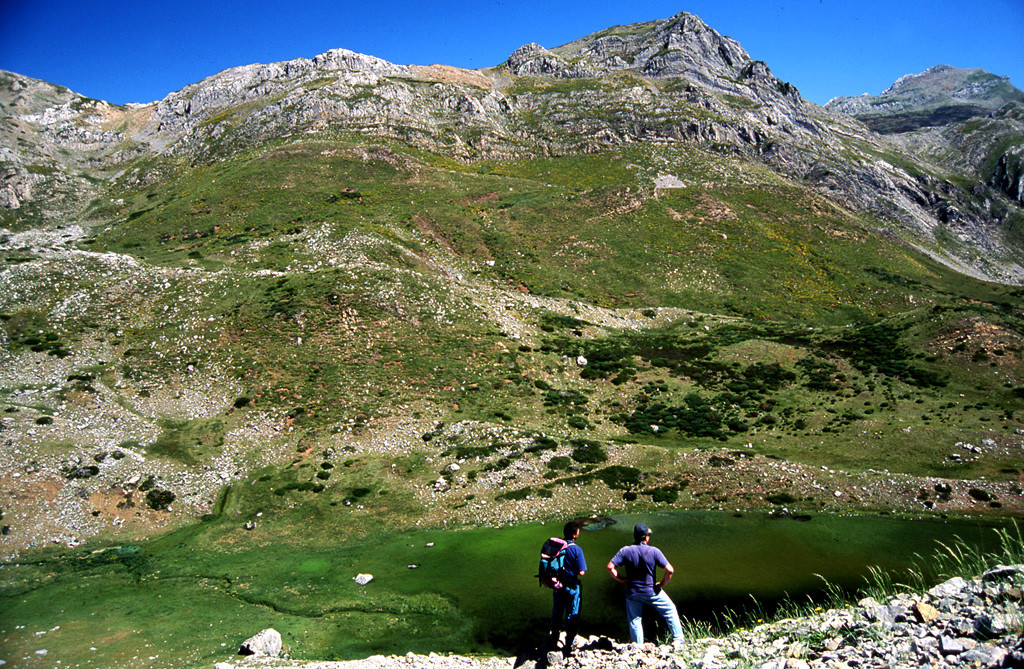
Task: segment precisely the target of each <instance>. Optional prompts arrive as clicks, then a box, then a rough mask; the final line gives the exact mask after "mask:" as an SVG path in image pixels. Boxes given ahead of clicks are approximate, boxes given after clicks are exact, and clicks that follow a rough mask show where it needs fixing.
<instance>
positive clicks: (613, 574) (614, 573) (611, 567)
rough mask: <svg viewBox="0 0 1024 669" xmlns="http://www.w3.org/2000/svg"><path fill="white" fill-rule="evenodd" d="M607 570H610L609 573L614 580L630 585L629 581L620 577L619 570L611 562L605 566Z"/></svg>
mask: <svg viewBox="0 0 1024 669" xmlns="http://www.w3.org/2000/svg"><path fill="white" fill-rule="evenodd" d="M605 568H606V569H607V570H608V573H609V574H611V577H612V578H614V579H615V580H616V581H618V582H619V583H629V580H628V579H625V578H623V577H621V576H619V570H618V569H616V568H615V563H614V562H609V563H608V564H607V565H606V566H605Z"/></svg>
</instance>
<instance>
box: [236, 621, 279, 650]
mask: <svg viewBox="0 0 1024 669" xmlns="http://www.w3.org/2000/svg"><path fill="white" fill-rule="evenodd" d="M238 654H239V655H257V656H263V657H280V656H281V633H280V632H278V631H277V630H275V629H274V628H272V627H268V628H267V629H265V630H263V631H262V632H260V633H259V634H257V635H256V636H253V637H250V638H248V639H246V640H245V641H244V642H243V643H242V647H241V648H240V649H239V650H238Z"/></svg>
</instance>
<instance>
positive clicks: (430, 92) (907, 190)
mask: <svg viewBox="0 0 1024 669" xmlns="http://www.w3.org/2000/svg"><path fill="white" fill-rule="evenodd" d="M943 72H944V71H943ZM972 76H973V74H972ZM913 81H916V79H910V80H907V81H903V82H901V84H900V85H899V86H897V87H894V89H896V90H898V91H904V90H905V89H910V88H912V86H911V84H912V82H913ZM998 82H1002V83H999V84H998V86H997V87H999V88H1000V89H1002V88H1007V87H1008V84H1006V83H1005V82H1004V81H1002V80H997V83H998ZM3 84H4V85H3V87H2V92H0V103H2V104H3V110H4V112H3V113H4V114H5V117H4V121H3V123H4V126H5V128H6V131H5V132H4V133H3V134H2V136H0V142H2V144H0V146H2V147H3V148H4V149H6V152H5V153H4V154H3V155H4V164H5V165H6V167H5V170H6V172H5V177H4V179H5V182H4V183H5V186H4V191H3V192H4V195H3V202H4V203H5V206H7V207H13V206H16V205H19V206H20V205H23V204H24V203H26V202H28V201H36V202H38V203H39V205H38V206H39V208H40V210H41V212H42V213H44V214H45V212H46V211H48V210H50V209H52V208H53V205H54V202H49V203H47V202H46V200H52V198H53V194H54V193H58V192H60V191H61V184H72V183H73V184H75V185H76V186H82V185H83V184H82V183H81V182H82V178H83V177H82V175H83V174H89V175H90V177H91V178H92V179H93V180H95V179H96V178H99V179H100V180H104V179H106V178H108V177H109V176H111V175H112V174H117V175H120V176H119V179H120V183H121V184H124V185H132V184H135V185H139V184H145V183H152V182H153V181H155V180H157V179H159V178H161V175H168V174H170V173H172V172H173V171H174V170H177V169H178V166H179V165H182V164H184V165H196V164H204V163H209V162H211V161H214V160H216V159H218V157H220V156H223V155H225V154H230V153H234V152H237V151H240V150H244V149H245V148H246V147H253V146H256V145H258V144H259V143H261V142H264V141H267V140H269V139H270V138H273V137H280V136H283V135H288V134H289V133H296V132H311V131H321V130H325V129H328V128H330V129H331V130H332V131H339V130H345V131H352V132H358V133H364V134H373V135H378V136H386V137H396V138H401V139H403V140H406V141H411V142H413V143H416V144H419V145H421V146H424V147H427V148H430V149H434V150H441V151H444V152H445V153H448V154H452V155H456V156H459V157H461V158H463V159H469V158H474V157H502V156H505V157H508V156H526V155H535V154H537V153H545V152H547V153H563V154H564V153H571V152H580V151H583V152H587V151H595V150H599V149H601V148H603V147H605V148H606V147H612V146H616V145H621V144H629V143H637V142H648V143H649V142H688V143H697V144H700V145H705V146H710V147H719V148H721V149H726V150H729V151H738V152H740V153H741V154H742V155H745V156H747V157H749V158H750V159H753V160H758V161H763V162H764V163H765V164H767V165H770V166H771V167H772V168H773V169H776V170H778V171H779V172H780V173H781V174H784V175H786V176H788V177H791V178H795V179H799V180H801V181H804V182H806V183H809V184H811V185H813V186H814V187H816V188H818V189H819V190H820V191H821V192H823V193H826V194H828V195H829V196H830V197H832V198H834V199H836V200H839V201H842V202H844V203H845V204H846V205H847V206H850V207H852V208H854V209H856V210H861V211H868V212H872V213H874V214H877V215H880V216H884V217H887V218H890V219H893V220H895V221H899V223H900V228H901V229H903V230H904V233H905V234H906V235H907V237H908V239H909V240H910V241H911V243H917V244H920V245H921V247H922V248H923V249H925V250H927V252H929V253H931V254H933V255H934V256H935V257H937V258H940V259H942V260H943V261H944V262H946V263H949V264H951V265H952V266H955V267H957V268H958V269H959V270H960V271H963V272H965V273H968V274H974V275H978V276H983V277H986V278H991V279H994V280H999V281H1008V282H1013V283H1018V282H1021V281H1022V280H1024V272H1022V270H1021V265H1020V259H1019V257H1018V256H1017V254H1018V251H1019V249H1017V247H1016V245H1015V244H1014V243H1012V242H1010V241H1008V239H1007V238H1006V237H1005V230H1004V229H1003V226H1004V224H1005V222H1006V221H1007V220H1008V217H1010V216H1011V214H1012V210H1007V209H1006V208H1005V207H1003V206H999V203H998V202H995V203H993V200H999V199H1000V197H1001V196H1000V195H999V194H998V193H997V192H996V191H995V190H992V191H989V190H987V189H986V187H985V186H981V188H982V191H980V192H977V193H975V192H972V191H971V190H970V189H965V188H964V187H963V186H962V185H960V184H959V182H957V181H956V180H954V179H950V176H951V175H949V174H946V173H944V172H942V171H940V170H935V169H933V168H931V167H929V166H928V165H927V164H921V165H919V166H915V167H914V168H908V166H907V165H906V164H905V161H904V160H903V159H902V158H900V157H899V149H898V148H896V147H895V146H893V145H891V144H890V143H889V142H888V141H887V140H885V139H884V138H882V137H879V136H877V135H874V134H873V133H871V132H868V131H865V130H864V128H863V127H862V126H860V125H858V124H857V123H854V122H851V121H850V120H849V119H848V118H846V117H843V116H840V115H835V114H833V113H831V112H830V111H829V110H823V109H821V108H819V107H817V106H815V105H813V104H810V103H808V102H806V101H804V100H803V99H802V98H801V97H800V95H799V92H798V91H797V90H796V89H795V88H794V87H793V86H791V85H789V84H787V83H785V82H782V81H780V80H779V79H777V78H776V77H775V76H774V75H772V73H771V72H770V70H769V69H768V66H767V65H766V64H765V63H763V62H760V61H756V60H753V59H751V57H750V56H749V55H748V54H747V53H746V52H745V51H744V50H743V49H742V48H741V47H740V45H739V44H737V43H736V42H735V41H733V40H731V39H728V38H725V37H722V36H721V35H719V34H718V33H717V32H715V31H714V30H713V29H711V28H709V27H708V26H706V25H705V24H704V23H703V22H701V21H700V20H699V19H698V18H697V17H695V16H692V15H689V14H685V13H684V14H679V15H677V16H674V17H672V18H670V19H665V20H662V21H656V22H652V23H649V24H639V25H634V26H624V27H616V28H611V29H609V30H606V31H603V32H601V33H597V34H595V35H591V36H588V37H586V38H583V39H581V40H578V41H576V42H573V43H571V44H568V45H565V46H562V47H559V48H556V49H551V50H547V49H544V48H543V47H540V46H539V45H536V44H531V45H527V46H524V47H522V48H521V49H519V50H517V51H516V52H515V53H514V54H512V55H511V56H510V58H509V60H508V62H507V63H505V64H503V65H501V66H499V67H496V68H492V69H488V70H482V71H478V72H470V71H465V70H458V69H455V68H449V67H443V66H431V67H419V66H414V65H408V66H407V65H396V64H392V63H388V62H386V61H383V60H380V59H378V58H374V57H372V56H365V55H361V54H356V53H352V52H349V51H346V50H343V49H339V50H334V51H330V52H327V53H324V54H321V55H320V56H317V57H315V58H313V59H297V60H293V61H287V62H283V63H274V64H270V65H249V66H244V67H238V68H234V69H231V70H226V71H224V72H221V73H219V74H217V75H214V76H212V77H209V78H208V79H205V80H203V81H202V82H199V83H196V84H193V85H191V86H188V87H186V88H184V89H182V90H181V91H177V92H175V93H172V94H170V95H169V96H167V97H166V98H165V99H164V100H161V101H160V102H158V103H156V104H155V105H151V106H148V107H141V108H114V107H111V106H110V105H106V104H105V103H101V102H96V101H89V100H85V99H83V98H80V97H78V96H75V95H73V94H71V93H69V92H67V91H66V90H62V89H59V88H56V87H53V86H50V85H48V84H44V83H42V82H34V81H32V80H28V79H26V78H24V77H19V76H17V75H13V74H9V73H7V74H5V75H4V81H3ZM979 88H980V89H984V90H985V91H988V90H989V88H991V87H990V86H989V81H988V80H985V81H984V82H982V83H971V84H969V85H966V84H965V86H964V87H963V90H964V91H967V92H966V93H964V92H954V95H957V96H961V97H962V96H963V95H969V96H974V91H975V89H979ZM1009 88H1010V90H1011V93H1010V94H1008V95H1010V97H1012V91H1013V90H1015V89H1012V87H1009ZM913 90H916V89H913ZM1016 93H1017V94H1019V91H1017V92H1016ZM975 97H976V96H975ZM990 98H991V96H990V95H989V96H987V97H985V99H986V100H989V99H990ZM914 99H916V98H914ZM969 99H971V100H973V99H974V97H969ZM851 104H852V103H851ZM836 105H837V106H839V103H836ZM844 109H845V107H844ZM56 147H60V149H61V150H60V151H56V150H55V149H56ZM1011 162H1012V161H1011ZM1015 170H1018V165H1017V163H1015V162H1013V164H1012V165H1007V166H1005V167H1004V168H1003V170H1002V172H1001V174H1006V173H1010V174H1014V173H1015ZM43 175H47V176H46V177H45V178H43ZM44 184H46V185H45V187H44ZM74 190H76V192H80V193H85V195H83V196H81V197H80V198H79V199H80V202H77V203H72V202H67V203H66V205H69V206H65V207H64V210H65V211H67V212H69V213H70V212H74V211H76V208H74V207H71V206H70V205H71V204H81V203H82V202H84V201H87V200H86V198H87V197H88V194H89V193H92V192H93V190H94V189H93V188H84V189H81V188H76V189H74ZM1003 190H1006V189H1003ZM33 192H36V193H37V195H42V197H33V196H32V193H33ZM67 197H70V196H67ZM57 201H58V202H61V201H63V200H62V199H60V198H58V200H57ZM942 230H949V231H951V232H952V233H953V234H954V235H955V236H956V237H957V238H958V240H959V243H958V244H954V245H950V244H947V243H944V242H942V235H941V234H940V231H942Z"/></svg>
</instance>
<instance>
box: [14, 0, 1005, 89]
mask: <svg viewBox="0 0 1024 669" xmlns="http://www.w3.org/2000/svg"><path fill="white" fill-rule="evenodd" d="M680 11H687V12H690V13H692V14H696V15H697V16H699V17H700V18H701V19H703V20H704V21H705V22H706V23H707V24H708V25H710V26H711V27H712V28H714V29H715V30H717V31H718V32H720V33H722V34H724V35H729V36H730V37H732V38H734V39H736V40H737V41H739V42H740V44H741V45H742V46H743V47H744V48H745V49H746V50H747V52H748V53H749V54H750V56H751V57H752V58H755V59H757V60H763V61H766V62H767V63H768V66H769V67H770V68H771V69H772V71H773V72H774V73H775V74H776V75H777V76H778V77H779V78H781V79H783V80H785V81H788V82H790V83H792V84H794V85H795V86H797V87H798V88H799V89H800V92H801V93H802V94H803V96H804V97H805V98H807V99H809V100H812V101H814V102H817V103H819V104H824V103H825V102H827V101H828V100H829V99H831V98H832V97H835V96H838V95H859V94H860V93H871V94H876V95H877V94H878V93H881V92H882V90H884V89H885V88H887V87H888V86H889V85H890V84H891V83H892V82H893V81H895V80H896V79H897V78H898V77H900V76H901V75H904V74H911V73H917V72H922V71H924V70H926V69H928V68H929V67H931V66H933V65H939V64H945V65H953V66H955V67H963V68H969V67H980V68H983V69H986V70H988V71H990V72H993V73H995V74H1000V75H1006V76H1009V77H1010V79H1011V82H1012V83H1013V84H1014V85H1015V86H1017V87H1018V88H1022V89H1024V0H884V1H883V0H865V1H858V2H853V1H851V0H674V1H673V2H663V1H661V0H647V1H643V2H640V1H636V2H634V1H632V0H622V1H618V2H611V1H604V0H586V1H583V0H580V1H571V0H545V1H543V2H541V1H538V0H523V1H521V2H514V1H513V0H472V1H469V0H455V1H450V2H439V1H436V0H419V1H416V2H410V1H407V0H401V1H399V0H377V1H376V2H366V1H365V0H364V1H363V2H331V1H330V0H319V1H318V2H307V1H306V0H290V1H289V2H260V1H259V0H247V1H245V2H241V1H238V0H218V1H216V2H211V1H209V0H206V1H205V2H199V1H197V0H177V1H175V2H171V1H164V2H153V1H152V0H132V1H130V2H127V1H123V0H109V1H108V0H95V1H93V2H68V1H67V0H61V1H59V2H51V1H48V0H0V69H4V70H11V71H14V72H17V73H19V74H23V75H27V76H30V77H34V78H37V79H43V80H45V81H49V82H52V83H55V84H60V85H63V86H67V87H68V88H70V89H72V90H74V91H76V92H78V93H81V94H82V95H86V96H89V97H94V98H100V99H103V100H107V101H110V102H114V103H118V104H123V103H127V102H150V101H153V100H157V99H161V98H163V97H164V96H166V95H167V94H168V93H170V92H172V91H175V90H178V89H180V88H182V87H184V86H186V85H188V84H190V83H193V82H196V81H199V80H201V79H203V78H205V77H207V76H210V75H212V74H215V73H217V72H219V71H221V70H224V69H227V68H229V67H234V66H237V65H247V64H250V63H268V62H274V61H280V60H290V59H292V58H299V57H305V58H311V57H313V56H315V55H316V54H318V53H322V52H324V51H327V50H328V49H333V48H346V49H351V50H353V51H358V52H361V53H367V54H371V55H374V56H378V57H380V58H384V59H386V60H390V61H392V62H395V63H403V64H407V63H415V64H420V65H429V64H432V63H443V64H446V65H455V66H458V67H466V68H478V67H487V66H490V65H496V64H498V63H500V62H502V61H503V60H505V59H506V58H507V57H508V55H509V54H510V53H512V51H514V50H515V49H516V48H518V47H519V46H521V45H523V44H525V43H528V42H537V43H539V44H542V45H543V46H546V47H555V46H559V45H561V44H564V43H566V42H570V41H572V40H574V39H576V38H578V37H582V36H584V35H587V34H589V33H592V32H596V31H598V30H603V29H604V28H607V27H610V26H613V25H620V24H629V23H636V22H640V21H649V20H653V19H659V18H666V17H669V16H672V15H673V14H676V13H677V12H680Z"/></svg>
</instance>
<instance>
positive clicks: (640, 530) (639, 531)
mask: <svg viewBox="0 0 1024 669" xmlns="http://www.w3.org/2000/svg"><path fill="white" fill-rule="evenodd" d="M650 533H651V528H649V527H647V526H646V525H644V524H643V523H637V524H636V527H634V528H633V541H635V542H636V543H640V542H641V541H643V540H644V537H646V536H647V535H648V534H650Z"/></svg>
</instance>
